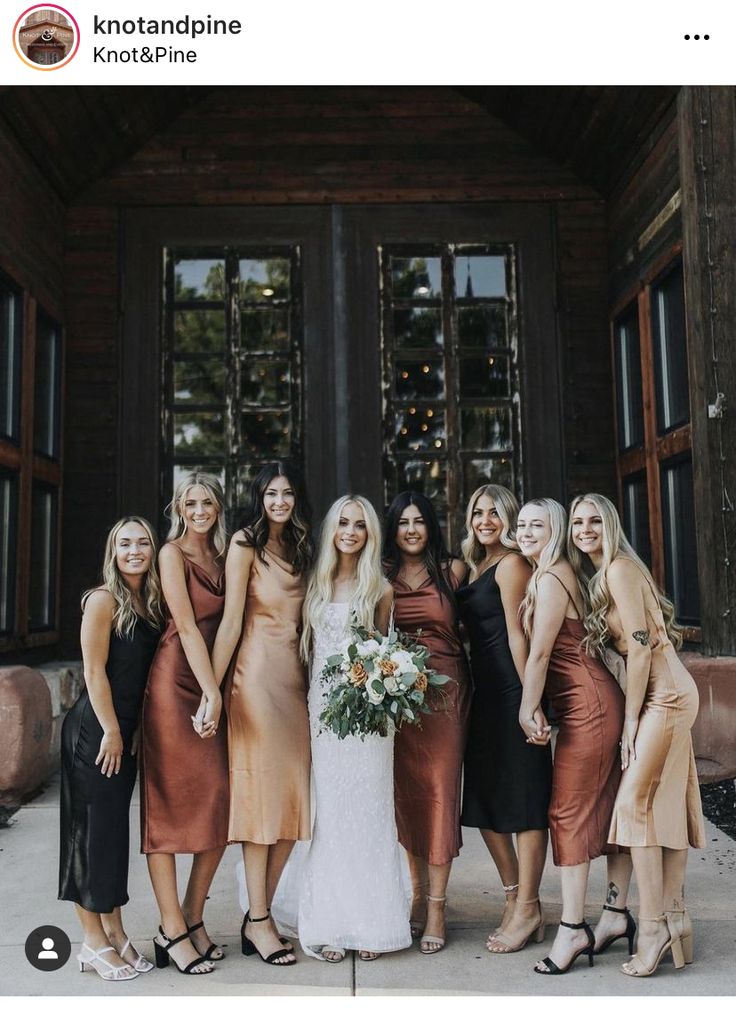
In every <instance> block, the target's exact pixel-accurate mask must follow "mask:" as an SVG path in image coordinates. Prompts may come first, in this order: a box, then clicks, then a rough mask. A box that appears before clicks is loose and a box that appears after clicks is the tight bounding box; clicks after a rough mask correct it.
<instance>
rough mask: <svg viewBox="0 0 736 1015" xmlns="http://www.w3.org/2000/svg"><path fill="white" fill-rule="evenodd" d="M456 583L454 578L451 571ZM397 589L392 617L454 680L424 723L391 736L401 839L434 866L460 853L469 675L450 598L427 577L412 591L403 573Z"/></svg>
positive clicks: (395, 584)
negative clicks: (443, 701) (393, 738)
mask: <svg viewBox="0 0 736 1015" xmlns="http://www.w3.org/2000/svg"><path fill="white" fill-rule="evenodd" d="M451 580H452V583H453V587H455V588H456V587H457V585H458V581H457V579H456V578H455V576H454V575H452V577H451ZM392 584H393V588H394V621H395V624H396V627H397V628H399V630H400V631H405V632H406V633H408V634H412V635H413V634H416V632H417V630H418V629H419V628H421V631H422V633H421V637H420V639H419V640H420V641H421V642H422V644H423V645H426V647H427V648H428V649H429V651H430V657H429V665H430V666H431V667H432V669H434V670H437V672H438V673H444V674H446V675H447V676H448V677H451V678H452V680H453V681H454V683H449V684H445V685H444V687H443V688H442V690H443V691H444V693H445V694H446V695H447V699H446V702H445V703H444V704H443V705H442V707H441V709H440V710H439V711H436V712H433V713H432V715H425V716H422V728H421V729H417V728H416V727H415V726H403V727H402V728H401V730H400V731H399V732H398V733H397V735H396V739H395V741H394V803H395V809H396V826H397V829H398V833H399V842H400V843H401V845H402V846H403V847H404V849H406V850H408V852H409V853H411V854H413V855H414V856H419V857H422V858H423V859H425V860H426V861H427V862H428V863H432V864H445V863H449V862H450V860H452V859H453V858H454V857H456V856H457V855H458V853H459V852H460V847H461V846H462V837H461V833H460V785H461V775H462V765H463V754H464V752H465V741H466V736H467V727H468V714H469V711H470V696H471V688H470V676H469V673H468V664H467V661H466V658H465V651H464V649H463V645H462V642H461V640H460V635H459V633H458V628H457V617H456V613H455V608H454V606H453V604H452V603H451V602H450V601H449V600H448V598H447V596H443V597H442V598H440V594H439V589H438V588H437V586H436V585H435V584H434V582H433V581H432V580H431V579H427V581H426V582H424V584H423V585H421V586H420V587H419V588H418V589H415V590H413V589H411V588H410V587H409V586H408V585H407V584H406V583H405V582H404V581H402V579H401V578H395V579H394V580H393V582H392Z"/></svg>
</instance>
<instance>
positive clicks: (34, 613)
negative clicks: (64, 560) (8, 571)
mask: <svg viewBox="0 0 736 1015" xmlns="http://www.w3.org/2000/svg"><path fill="white" fill-rule="evenodd" d="M57 501H58V491H57V490H56V489H55V488H54V487H50V486H46V485H45V484H44V483H39V482H35V481H34V483H33V491H32V494H31V569H30V589H29V617H28V627H29V630H31V631H41V630H46V629H48V628H51V627H53V626H54V620H55V615H56V602H55V599H56V595H55V593H56V589H55V586H56V511H57Z"/></svg>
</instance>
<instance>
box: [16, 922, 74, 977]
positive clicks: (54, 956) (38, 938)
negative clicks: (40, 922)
mask: <svg viewBox="0 0 736 1015" xmlns="http://www.w3.org/2000/svg"><path fill="white" fill-rule="evenodd" d="M25 948H26V958H27V959H28V961H29V962H30V963H31V965H32V966H33V968H34V969H38V970H40V971H41V972H42V973H54V972H56V970H57V969H61V967H62V966H63V965H65V964H66V963H67V962H68V961H69V956H70V955H71V952H72V943H71V941H70V940H69V938H68V936H67V935H66V934H65V933H64V931H63V930H62V929H61V927H54V926H53V924H44V926H43V927H36V929H35V930H32V931H31V933H30V934H29V935H28V937H27V938H26V945H25Z"/></svg>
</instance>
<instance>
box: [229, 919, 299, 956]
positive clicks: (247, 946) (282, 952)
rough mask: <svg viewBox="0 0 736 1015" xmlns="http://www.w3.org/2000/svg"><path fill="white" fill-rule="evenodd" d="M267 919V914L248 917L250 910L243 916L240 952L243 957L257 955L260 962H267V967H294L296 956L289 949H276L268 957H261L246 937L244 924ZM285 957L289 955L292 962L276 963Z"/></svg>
mask: <svg viewBox="0 0 736 1015" xmlns="http://www.w3.org/2000/svg"><path fill="white" fill-rule="evenodd" d="M269 919H270V916H269V914H268V913H266V915H265V916H259V917H256V918H254V917H252V916H251V915H250V910H248V912H247V913H246V914H245V919H244V920H243V926H242V927H241V929H240V950H241V951H242V953H243V955H257V956H258V958H259V959H260V960H261V962H267V963H268V964H269V966H284V967H285V966H295V965H296V956H295V955H294V952H293V951H291V949H289V948H278V949H277V950H276V951H275V952H271V954H270V955H261V953H260V951H259V950H258V948H257V947H256V945H255V944H254V943H253V942H252V941H251V939H250V938H249V937H248V936H247V935H246V933H245V927H246V924H248V923H263V921H264V920H269ZM286 955H289V956H291V957H292V961H291V962H279V961H278V960H279V959H282V958H284V957H285V956H286Z"/></svg>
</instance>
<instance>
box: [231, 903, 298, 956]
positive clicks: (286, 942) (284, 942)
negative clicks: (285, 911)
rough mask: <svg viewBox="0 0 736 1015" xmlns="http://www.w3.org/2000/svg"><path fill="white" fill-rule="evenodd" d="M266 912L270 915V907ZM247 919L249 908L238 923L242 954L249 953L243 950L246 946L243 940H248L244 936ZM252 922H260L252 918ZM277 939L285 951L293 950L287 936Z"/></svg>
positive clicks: (248, 917) (248, 918)
mask: <svg viewBox="0 0 736 1015" xmlns="http://www.w3.org/2000/svg"><path fill="white" fill-rule="evenodd" d="M266 912H267V913H268V915H269V916H270V915H271V910H270V909H267V910H266ZM248 920H250V910H248V912H247V913H246V914H245V916H244V917H243V922H242V923H241V925H240V950H241V951H242V952H243V955H248V954H249V953H248V952H246V951H245V950H244V949H245V947H246V945H245V942H246V941H247V940H248V938H246V936H245V925H246V923H247V922H248ZM252 922H253V923H260V920H253V921H252ZM279 941H280V942H281V944H282V945H283V946H284V948H285V949H286V951H287V952H293V951H294V945H293V944H292V943H291V941H289V939H288V937H280V938H279Z"/></svg>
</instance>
